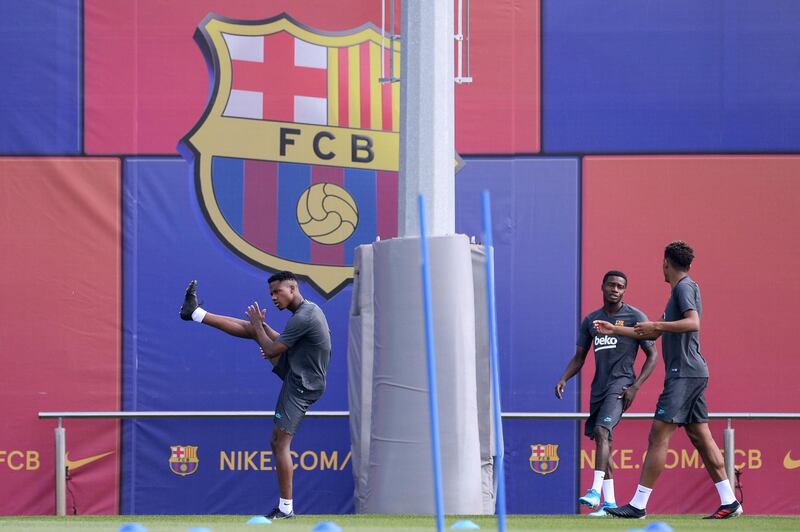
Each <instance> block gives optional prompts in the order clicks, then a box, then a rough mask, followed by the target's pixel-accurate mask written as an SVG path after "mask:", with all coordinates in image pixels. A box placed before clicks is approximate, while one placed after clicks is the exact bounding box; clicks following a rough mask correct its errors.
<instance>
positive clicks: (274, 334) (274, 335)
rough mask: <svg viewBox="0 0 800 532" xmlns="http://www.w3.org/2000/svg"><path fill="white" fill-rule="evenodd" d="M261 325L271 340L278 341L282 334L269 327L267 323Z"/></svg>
mask: <svg viewBox="0 0 800 532" xmlns="http://www.w3.org/2000/svg"><path fill="white" fill-rule="evenodd" d="M261 325H262V326H263V327H264V331H265V332H266V333H267V336H268V337H269V339H270V340H272V341H273V342H274V341H275V340H277V339H278V336H280V333H279V332H278V331H276V330H275V329H273V328H272V327H270V326H269V325H267V323H266V322H263V323H261Z"/></svg>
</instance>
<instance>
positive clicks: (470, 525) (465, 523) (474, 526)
mask: <svg viewBox="0 0 800 532" xmlns="http://www.w3.org/2000/svg"><path fill="white" fill-rule="evenodd" d="M480 528H481V527H480V525H478V523H475V522H472V521H470V520H469V519H463V520H461V521H456V522H455V523H453V525H452V526H451V527H450V530H480Z"/></svg>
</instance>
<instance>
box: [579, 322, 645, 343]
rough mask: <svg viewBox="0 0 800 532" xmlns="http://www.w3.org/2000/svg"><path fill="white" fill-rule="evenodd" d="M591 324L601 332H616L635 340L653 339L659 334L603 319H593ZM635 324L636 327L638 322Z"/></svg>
mask: <svg viewBox="0 0 800 532" xmlns="http://www.w3.org/2000/svg"><path fill="white" fill-rule="evenodd" d="M649 323H652V322H649ZM593 324H594V326H595V328H596V329H597V330H598V331H599V332H601V333H603V334H616V335H618V336H627V337H628V338H635V339H637V340H655V339H656V338H658V337H659V336H660V334H659V333H641V332H639V331H637V330H636V329H635V328H633V327H625V326H623V325H612V324H611V323H610V322H607V321H603V320H595V321H594V322H593ZM636 326H637V327H638V326H639V324H636Z"/></svg>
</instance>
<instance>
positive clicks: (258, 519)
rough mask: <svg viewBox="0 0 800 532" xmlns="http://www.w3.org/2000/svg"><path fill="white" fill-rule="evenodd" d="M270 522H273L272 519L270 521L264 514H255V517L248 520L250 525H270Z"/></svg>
mask: <svg viewBox="0 0 800 532" xmlns="http://www.w3.org/2000/svg"><path fill="white" fill-rule="evenodd" d="M270 523H272V521H270V520H269V519H267V518H266V517H264V516H263V515H254V516H253V517H251V518H250V519H248V520H247V524H248V525H268V524H270Z"/></svg>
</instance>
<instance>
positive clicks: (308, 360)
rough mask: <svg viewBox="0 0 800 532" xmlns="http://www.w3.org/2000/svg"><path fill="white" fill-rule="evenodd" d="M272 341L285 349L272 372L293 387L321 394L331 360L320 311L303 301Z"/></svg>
mask: <svg viewBox="0 0 800 532" xmlns="http://www.w3.org/2000/svg"><path fill="white" fill-rule="evenodd" d="M275 341H276V342H280V343H282V344H284V345H285V346H286V347H288V348H289V349H288V351H286V352H285V353H284V354H283V359H282V360H281V361H280V362H279V363H278V364H277V365H276V366H275V367H274V368H273V372H274V373H276V374H277V375H278V376H280V377H281V378H282V379H283V380H284V381H287V382H291V383H292V384H294V385H295V386H301V387H303V388H305V389H306V390H309V391H319V392H322V391H323V390H324V389H325V375H326V373H327V372H328V362H329V361H330V358H331V334H330V331H329V330H328V321H327V320H326V319H325V314H323V313H322V309H321V308H319V306H318V305H316V304H314V303H312V302H311V301H308V300H304V301H303V302H302V303H301V304H300V306H299V307H298V308H297V310H296V311H295V313H294V314H293V315H292V317H291V318H289V321H287V322H286V327H285V328H284V329H283V332H282V333H281V334H280V336H278V338H276V339H275Z"/></svg>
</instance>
